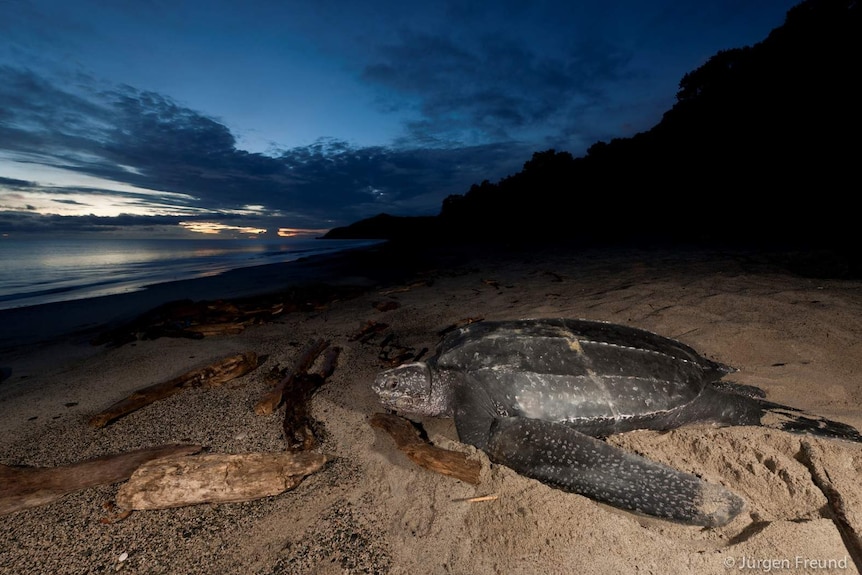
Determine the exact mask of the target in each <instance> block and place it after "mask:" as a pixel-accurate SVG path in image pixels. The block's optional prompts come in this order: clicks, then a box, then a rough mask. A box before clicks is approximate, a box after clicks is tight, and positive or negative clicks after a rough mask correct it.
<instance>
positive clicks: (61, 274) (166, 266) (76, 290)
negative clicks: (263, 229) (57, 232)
mask: <svg viewBox="0 0 862 575" xmlns="http://www.w3.org/2000/svg"><path fill="white" fill-rule="evenodd" d="M373 243H376V242H374V241H355V240H315V239H299V238H285V239H281V240H278V241H265V240H204V239H202V240H197V239H195V240H166V239H160V240H122V239H111V240H102V239H88V240H31V239H28V240H19V239H9V238H3V239H0V309H8V308H13V307H20V306H26V305H37V304H43V303H49V302H56V301H64V300H70V299H82V298H89V297H96V296H102V295H110V294H117V293H124V292H130V291H135V290H139V289H141V288H143V287H144V286H146V285H150V284H155V283H162V282H168V281H176V280H183V279H191V278H197V277H204V276H211V275H216V274H220V273H222V272H225V271H227V270H231V269H236V268H242V267H249V266H258V265H264V264H272V263H280V262H288V261H291V260H295V259H298V258H301V257H306V256H310V255H318V254H325V253H333V252H337V251H342V250H345V249H350V248H354V247H361V246H363V245H371V244H373Z"/></svg>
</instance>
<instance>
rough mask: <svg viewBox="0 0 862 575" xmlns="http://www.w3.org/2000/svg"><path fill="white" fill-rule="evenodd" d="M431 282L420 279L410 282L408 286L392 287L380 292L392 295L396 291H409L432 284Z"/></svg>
mask: <svg viewBox="0 0 862 575" xmlns="http://www.w3.org/2000/svg"><path fill="white" fill-rule="evenodd" d="M431 283H432V282H431V280H419V281H415V282H413V283H412V284H409V285H406V286H402V287H397V288H392V289H388V290H383V291H381V292H379V293H380V295H392V294H394V293H404V292H408V291H410V290H412V289H414V288H418V287H425V286H430V285H431Z"/></svg>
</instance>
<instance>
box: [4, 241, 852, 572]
mask: <svg viewBox="0 0 862 575" xmlns="http://www.w3.org/2000/svg"><path fill="white" fill-rule="evenodd" d="M375 253H376V255H375ZM364 254H365V255H363V254H353V255H352V256H351V257H348V258H345V257H339V256H333V257H332V258H329V259H327V258H323V259H319V260H314V261H311V260H309V261H306V262H299V263H291V264H284V265H282V266H267V269H258V268H248V269H245V270H238V271H236V272H232V273H230V274H225V275H223V276H219V277H217V278H206V279H204V280H195V282H188V283H183V284H165V285H163V286H161V287H158V288H154V289H152V290H147V291H145V292H139V293H137V294H128V296H112V297H113V298H115V299H112V298H100V300H84V301H82V302H68V303H65V304H52V305H50V306H40V308H38V309H37V308H25V309H21V310H9V311H6V312H2V313H0V322H2V324H0V325H2V326H3V327H2V328H0V332H2V334H0V349H3V351H2V352H0V369H2V370H3V371H2V374H3V375H2V376H0V377H2V380H0V414H2V415H0V463H2V464H6V465H29V466H57V465H64V464H68V463H73V462H77V461H81V460H84V459H87V458H91V457H96V456H100V455H105V454H109V453H118V452H122V451H128V450H133V449H138V448H142V447H149V446H155V445H161V444H170V443H198V444H201V445H204V446H206V448H207V449H208V450H209V452H211V453H247V452H254V451H281V450H283V449H284V438H283V437H282V425H281V422H282V417H283V416H282V412H281V411H279V412H276V413H275V414H273V415H270V416H259V415H256V414H255V413H254V409H253V408H254V405H255V404H256V402H257V401H258V400H259V399H260V398H261V397H262V396H263V395H264V394H265V393H266V392H267V390H268V389H269V384H268V383H267V382H266V380H265V377H264V376H265V374H266V373H267V372H268V371H269V370H270V369H271V367H272V366H276V365H278V366H282V367H286V366H289V365H291V364H292V363H293V362H294V361H295V360H296V357H297V355H298V354H299V353H300V351H301V349H302V348H303V346H305V345H306V344H307V343H308V342H309V341H310V340H313V339H316V338H325V339H327V340H328V341H330V342H331V344H332V345H337V346H339V347H340V348H341V349H342V352H341V356H340V358H339V361H338V365H337V368H336V369H335V372H334V374H333V375H332V376H331V378H330V379H329V380H328V381H327V382H326V384H325V385H324V386H323V387H322V388H321V389H320V390H319V391H318V393H317V394H316V395H315V396H314V398H313V400H312V402H311V407H310V409H311V415H312V417H313V418H314V419H315V420H316V421H317V422H318V424H319V425H318V428H317V431H318V433H319V435H320V439H321V444H320V445H319V447H318V448H317V449H316V450H317V451H319V452H321V453H325V454H326V455H327V456H329V457H330V461H329V462H328V463H327V465H326V467H325V468H324V469H322V470H321V471H319V472H317V473H314V474H312V475H310V476H309V477H307V478H306V479H305V480H304V481H303V482H302V483H301V484H300V485H299V486H298V487H297V488H295V489H294V490H291V491H287V492H285V493H283V494H281V495H279V496H275V497H268V498H265V499H260V500H257V501H250V502H245V503H230V504H220V505H214V504H204V505H197V506H192V507H184V508H177V509H167V510H160V511H137V512H134V513H132V515H131V516H129V517H128V518H126V519H124V520H122V521H118V522H113V523H111V522H107V523H106V522H103V521H101V520H102V519H104V518H106V517H108V516H109V515H111V512H110V511H107V510H106V509H105V504H106V503H109V502H112V501H113V500H114V499H115V498H116V495H117V490H118V488H119V484H117V485H110V486H102V487H94V488H89V489H86V490H83V491H80V492H77V493H73V494H70V495H68V496H66V497H64V498H63V499H61V500H59V501H56V502H54V503H51V504H49V505H45V506H42V507H36V508H32V509H28V510H23V511H19V512H16V513H13V514H11V515H8V516H5V517H3V520H2V522H0V573H10V574H19V573H20V574H24V573H56V574H65V573H69V574H71V573H81V574H83V573H109V572H114V571H116V570H122V571H124V572H128V573H254V574H260V575H276V574H293V573H297V574H299V573H321V574H335V573H381V574H382V573H393V574H408V573H409V574H414V573H434V574H437V573H439V574H444V573H447V574H460V573H464V574H467V573H472V574H492V573H506V574H510V573H511V574H524V575H527V574H534V573H542V574H568V573H582V574H604V573H656V574H658V573H662V574H666V573H670V574H673V573H692V572H697V573H708V574H713V573H714V574H726V573H729V572H742V573H763V572H793V573H842V574H843V573H858V572H859V571H858V568H859V563H858V561H860V559H862V557H860V555H859V553H860V550H862V541H860V535H862V483H860V481H859V477H860V474H862V445H860V444H855V443H850V442H845V441H838V440H835V441H830V440H824V439H818V438H811V437H806V436H801V435H794V434H790V433H786V432H782V431H777V430H772V429H767V428H759V427H757V428H755V427H729V428H716V427H712V426H704V425H701V426H690V427H685V428H681V429H678V430H673V431H669V432H661V433H659V432H651V431H636V432H631V433H627V434H622V435H618V436H614V437H611V438H609V440H608V441H610V442H612V443H613V444H615V445H619V446H623V447H625V448H626V449H628V450H630V451H633V452H636V453H638V454H641V455H643V456H645V457H648V458H650V459H652V460H656V461H661V462H663V463H666V464H668V465H670V466H672V467H674V468H677V469H680V470H683V471H686V472H690V473H695V474H697V475H698V476H700V477H702V478H703V479H705V480H706V481H708V482H711V483H716V484H720V485H723V486H725V487H726V488H728V489H731V490H733V491H734V492H736V493H737V494H739V495H740V496H742V497H743V498H744V499H745V501H746V509H745V511H744V512H743V513H741V514H740V515H739V516H738V517H737V518H736V519H735V520H734V521H732V522H731V523H729V524H728V525H726V526H724V527H720V528H714V529H704V528H700V527H692V526H686V525H680V524H676V523H672V522H669V521H663V520H659V519H654V518H649V517H644V516H639V515H635V514H633V513H628V512H625V511H620V510H617V509H614V508H612V507H609V506H606V505H603V504H600V503H596V502H594V501H591V500H590V499H587V498H584V497H581V496H579V495H575V494H570V493H564V492H562V491H559V490H555V489H552V488H550V487H547V486H545V485H543V484H541V483H538V482H536V481H534V480H531V479H528V478H525V477H522V476H519V475H517V474H516V473H514V472H513V471H511V470H509V469H507V468H505V467H503V466H500V465H496V464H491V463H489V461H488V459H487V457H486V456H485V455H484V454H482V453H480V452H477V451H476V450H475V449H473V448H470V447H468V446H465V445H463V444H460V443H459V442H458V441H457V434H456V432H455V428H454V424H453V423H452V422H451V421H449V420H435V419H424V420H420V423H422V425H423V426H424V429H425V430H426V431H427V435H428V438H429V439H430V440H431V441H432V442H433V443H434V444H435V445H439V446H441V447H444V448H448V449H454V450H458V451H463V452H465V453H469V454H470V455H471V457H473V458H475V459H477V460H479V461H480V462H481V464H482V472H481V483H480V484H479V485H470V484H468V483H464V482H461V481H459V480H457V479H453V478H449V477H445V476H442V475H439V474H436V473H433V472H431V471H428V470H426V469H423V468H420V467H418V466H416V465H414V464H413V463H412V462H411V461H410V460H408V459H407V457H405V455H404V454H403V453H401V452H400V451H399V450H398V449H397V448H396V447H395V444H394V442H393V441H392V439H391V438H390V437H389V436H388V435H387V434H385V433H384V432H382V431H380V430H378V429H375V428H373V427H371V426H370V425H369V418H370V417H371V416H372V415H373V414H374V413H376V412H379V411H381V407H380V406H379V404H378V403H377V399H376V397H375V396H374V393H373V392H372V391H371V388H370V384H371V382H372V381H373V379H374V377H375V375H376V373H377V372H378V371H379V370H380V369H381V367H382V362H381V359H380V354H381V344H382V343H383V342H384V340H386V339H387V338H388V343H387V345H389V346H393V345H398V346H403V347H405V348H408V349H412V350H414V351H415V352H419V351H420V350H422V349H423V348H429V349H430V350H432V351H431V353H433V349H434V347H435V346H436V344H437V342H438V335H437V334H438V332H440V331H441V330H443V329H445V328H446V327H448V326H450V325H452V324H454V323H456V322H459V321H462V320H465V319H466V318H476V317H481V318H484V319H486V320H499V319H514V318H535V317H572V318H586V319H595V320H605V321H611V322H615V323H620V324H625V325H630V326H634V327H638V328H643V329H647V330H650V331H653V332H656V333H659V334H661V335H664V336H668V337H672V338H675V339H678V340H680V341H682V342H684V343H686V344H688V345H690V346H692V347H694V348H695V349H697V350H698V351H699V352H701V353H702V354H703V355H705V356H706V357H709V358H711V359H714V360H717V361H720V362H722V363H725V364H728V365H731V366H733V367H735V368H737V369H738V372H736V373H733V374H731V375H729V376H728V377H727V379H728V380H731V381H734V382H736V383H740V384H748V385H755V386H758V387H760V388H762V389H763V390H765V391H766V394H767V398H768V399H770V400H772V401H775V402H778V403H782V404H786V405H791V406H794V407H797V408H801V409H804V410H806V411H810V412H812V413H815V414H818V415H821V416H825V417H828V418H830V419H834V420H838V421H841V422H845V423H847V424H850V425H853V426H855V427H856V428H857V429H862V410H860V406H862V343H860V342H862V281H858V280H842V279H817V278H810V277H803V276H801V275H798V274H795V273H792V272H791V271H790V270H789V269H788V268H787V267H786V266H783V265H781V263H780V261H778V260H774V259H766V258H762V257H760V256H757V255H754V254H751V253H747V254H744V253H740V252H733V253H731V252H720V251H703V250H701V251H683V252H676V253H672V252H669V251H666V250H655V251H646V250H615V251H609V250H583V251H580V252H567V251H562V250H559V249H558V250H551V249H544V248H535V249H524V248H522V249H518V250H512V251H511V252H496V253H494V254H484V255H483V254H481V253H478V252H477V253H475V254H471V253H466V252H462V251H460V250H458V249H457V248H452V249H450V250H442V251H440V252H437V253H435V254H434V255H433V257H426V255H417V254H411V253H409V252H408V253H401V254H398V256H397V257H398V258H399V259H398V262H401V263H403V265H402V266H401V267H403V270H402V271H398V272H396V271H393V270H394V269H396V268H397V267H399V264H398V263H396V262H395V261H393V260H392V259H391V258H393V257H395V256H393V255H392V254H385V255H384V256H381V255H380V252H374V250H371V251H367V252H364ZM381 257H382V258H383V259H382V260H381ZM386 258H390V259H389V260H386ZM289 266H294V267H293V268H291V267H289ZM291 270H293V271H291ZM297 270H302V271H297ZM300 280H301V281H304V282H307V283H309V284H314V283H315V282H319V283H325V284H338V285H342V286H355V287H356V288H358V289H357V290H356V291H355V293H353V294H352V297H349V298H344V299H338V300H336V301H332V302H330V303H328V304H327V305H325V306H320V307H319V308H317V309H313V310H309V311H298V312H293V313H285V314H283V315H281V316H279V318H278V319H277V320H276V321H273V322H268V323H263V324H261V325H254V326H249V327H247V328H246V329H245V330H244V331H243V332H242V333H240V334H236V335H222V336H213V337H207V338H204V339H200V340H192V339H173V338H161V339H156V340H152V341H149V340H147V341H144V340H142V341H137V342H133V343H128V344H126V345H122V346H119V347H108V346H91V345H89V343H88V341H89V339H90V338H91V337H92V336H93V334H95V333H98V331H99V329H100V326H101V324H102V323H104V322H109V323H113V324H116V323H118V322H121V321H125V320H128V319H130V318H131V317H133V316H134V315H137V314H139V313H142V312H143V311H146V309H149V308H150V307H154V306H155V305H158V304H159V303H163V302H164V301H167V300H169V299H179V298H184V297H187V298H191V299H215V298H219V297H242V296H247V295H252V294H254V293H261V292H262V291H266V290H265V289H262V288H272V290H273V291H276V290H278V289H285V286H287V285H290V284H291V282H296V281H300ZM394 288H404V289H402V290H396V289H394ZM381 301H389V302H394V304H392V305H390V306H387V307H389V308H392V309H388V310H387V311H379V310H378V308H377V307H375V304H377V303H379V302H381ZM378 307H379V306H378ZM384 309H386V308H384ZM369 320H373V321H376V322H380V323H385V324H387V326H388V327H387V328H386V329H385V330H382V331H380V332H378V333H375V334H374V335H373V336H371V337H369V338H363V339H362V340H356V339H355V338H354V337H353V336H355V335H356V334H357V333H358V332H359V331H360V330H361V329H362V327H363V326H364V325H365V324H366V322H368V321H369ZM64 334H65V335H64ZM61 336H62V337H61ZM46 340H47V341H46ZM249 350H250V351H254V352H256V353H258V354H260V355H268V359H267V361H266V363H264V364H263V365H262V366H261V367H259V368H258V369H257V370H255V371H253V372H251V373H249V374H248V375H245V376H243V377H241V378H239V379H236V380H233V381H231V382H229V383H228V384H226V385H223V386H220V387H215V388H199V389H191V390H187V391H184V392H182V393H179V394H176V395H174V396H172V397H170V398H167V399H165V400H162V401H159V402H156V403H154V404H152V405H149V406H147V407H144V408H142V409H140V410H139V411H136V412H134V413H132V414H130V415H128V416H126V417H123V418H122V419H120V420H118V421H117V422H115V423H113V424H111V425H108V426H107V427H105V428H103V429H93V428H91V427H90V426H89V425H88V424H87V421H88V419H89V418H90V417H92V416H93V415H94V414H96V413H98V412H99V411H101V410H103V409H105V408H106V407H107V406H109V405H110V404H112V403H114V402H115V401H118V400H119V399H121V398H123V397H125V396H127V395H129V394H130V393H131V392H133V391H134V390H136V389H139V388H142V387H145V386H147V385H151V384H153V383H157V382H160V381H164V380H167V379H170V378H172V377H174V376H176V375H178V374H180V373H182V372H185V371H188V370H190V369H193V368H196V367H200V366H202V365H206V364H207V363H209V362H212V361H214V360H216V359H218V358H220V357H224V356H226V355H229V354H231V353H237V352H244V351H249ZM282 409H283V408H282ZM484 495H495V496H497V497H496V498H495V499H492V500H488V501H480V502H469V501H466V500H467V499H469V498H473V497H477V496H484ZM121 557H122V558H123V561H120V558H121Z"/></svg>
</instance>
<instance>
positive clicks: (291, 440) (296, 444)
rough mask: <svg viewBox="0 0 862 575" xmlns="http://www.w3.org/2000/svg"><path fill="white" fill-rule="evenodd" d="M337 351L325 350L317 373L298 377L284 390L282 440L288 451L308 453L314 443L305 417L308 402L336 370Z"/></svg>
mask: <svg viewBox="0 0 862 575" xmlns="http://www.w3.org/2000/svg"><path fill="white" fill-rule="evenodd" d="M340 351H341V349H340V348H338V347H331V348H329V349H327V350H326V355H325V356H324V360H323V367H322V369H321V371H320V373H302V374H299V375H298V376H297V377H296V378H295V379H294V381H293V383H292V385H290V386H289V387H287V388H285V395H286V397H285V400H284V403H285V406H286V407H285V410H284V440H285V441H286V442H287V450H288V451H307V450H309V449H311V448H312V447H314V446H315V445H316V444H317V438H316V437H315V436H314V432H313V431H312V422H311V417H310V416H309V415H308V402H309V401H310V400H311V397H312V396H313V395H314V393H315V392H316V391H317V389H318V388H319V387H320V386H321V385H323V384H324V383H325V382H326V378H328V377H329V376H330V375H332V372H333V371H335V364H336V362H337V361H338V354H339V352H340Z"/></svg>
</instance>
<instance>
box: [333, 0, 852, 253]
mask: <svg viewBox="0 0 862 575" xmlns="http://www.w3.org/2000/svg"><path fill="white" fill-rule="evenodd" d="M859 14H860V8H859V6H858V4H857V2H856V1H855V0H806V1H805V2H802V3H801V4H799V5H798V6H796V7H795V8H793V9H791V10H790V11H789V12H788V14H787V18H786V20H785V22H784V24H783V25H782V26H780V27H779V28H776V29H775V30H773V31H772V32H771V33H770V34H769V36H768V37H767V38H766V39H765V40H763V41H762V42H760V43H758V44H756V45H754V46H751V47H745V48H738V49H732V50H727V51H722V52H719V53H718V54H716V55H715V56H713V57H712V58H710V60H709V61H707V62H706V63H705V64H704V65H703V66H701V67H700V68H698V69H696V70H694V71H692V72H690V73H688V74H686V75H685V76H684V77H683V78H682V81H681V82H680V88H679V92H678V93H677V102H676V104H675V105H674V106H673V108H671V109H670V110H669V111H667V112H666V113H665V114H664V116H663V118H662V120H661V122H659V124H657V125H656V126H655V127H653V128H652V129H650V130H649V131H647V132H643V133H640V134H637V135H636V136H634V137H631V138H620V139H614V140H612V141H611V142H608V143H605V142H598V143H596V144H594V145H593V146H592V147H590V148H589V150H588V152H587V155H586V156H584V157H581V158H573V157H572V156H571V155H570V154H568V153H567V152H556V151H554V150H548V151H545V152H537V153H535V154H534V155H533V157H532V159H531V160H529V161H528V162H526V163H525V164H524V168H523V170H522V171H521V172H519V173H517V174H515V175H513V176H510V177H507V178H505V179H503V180H501V181H499V182H497V183H491V182H488V181H485V182H482V183H481V184H479V185H474V186H473V187H472V188H471V189H470V190H469V191H468V192H467V193H466V194H464V195H454V196H450V197H449V198H447V199H446V200H445V201H444V202H443V206H442V210H441V213H440V215H439V216H438V217H437V218H436V219H434V218H432V219H431V220H430V221H429V220H428V219H425V220H423V221H422V225H421V226H417V229H418V230H421V233H423V234H426V235H427V234H428V233H437V234H441V235H444V236H445V237H446V238H465V239H466V238H469V239H478V238H481V239H505V240H511V239H515V238H517V237H530V238H537V237H541V238H550V239H556V238H560V239H571V240H576V241H583V242H585V243H618V242H632V241H634V242H639V241H642V240H659V241H663V242H664V241H670V242H677V241H681V242H699V241H710V242H712V241H731V242H734V243H745V244H748V245H758V244H770V245H774V244H781V243H794V244H808V245H811V244H813V245H829V246H835V245H840V244H843V243H845V242H853V244H856V243H857V241H856V235H857V232H856V230H857V229H858V223H857V220H858V216H857V215H856V214H857V208H856V202H857V201H858V199H857V198H858V196H859V189H860V183H859V168H860V151H862V150H860V135H862V130H860V128H862V122H860V102H862V89H860V82H859V81H858V76H859V72H858V71H859V70H860V69H862V65H860V64H862V58H860V56H862V26H860V15H859ZM379 221H380V222H382V223H385V224H386V225H387V226H389V225H392V224H393V222H397V224H396V226H397V227H398V230H399V233H396V234H394V235H397V236H401V237H403V236H404V235H405V234H406V235H409V233H408V231H409V230H410V228H411V226H410V225H409V224H408V223H405V222H404V221H403V220H401V219H398V218H395V219H392V218H384V219H383V220H379ZM355 226H356V225H354V230H355V229H356V228H355ZM372 227H373V226H372ZM359 228H360V229H362V226H359ZM367 228H368V226H365V229H363V232H367ZM377 232H378V233H376V234H374V235H375V236H376V237H391V235H389V234H387V233H386V229H385V227H384V228H381V229H378V230H377ZM352 235H353V237H355V235H354V234H351V227H348V228H341V229H340V230H333V232H332V236H333V237H347V236H352ZM360 235H361V234H360Z"/></svg>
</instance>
